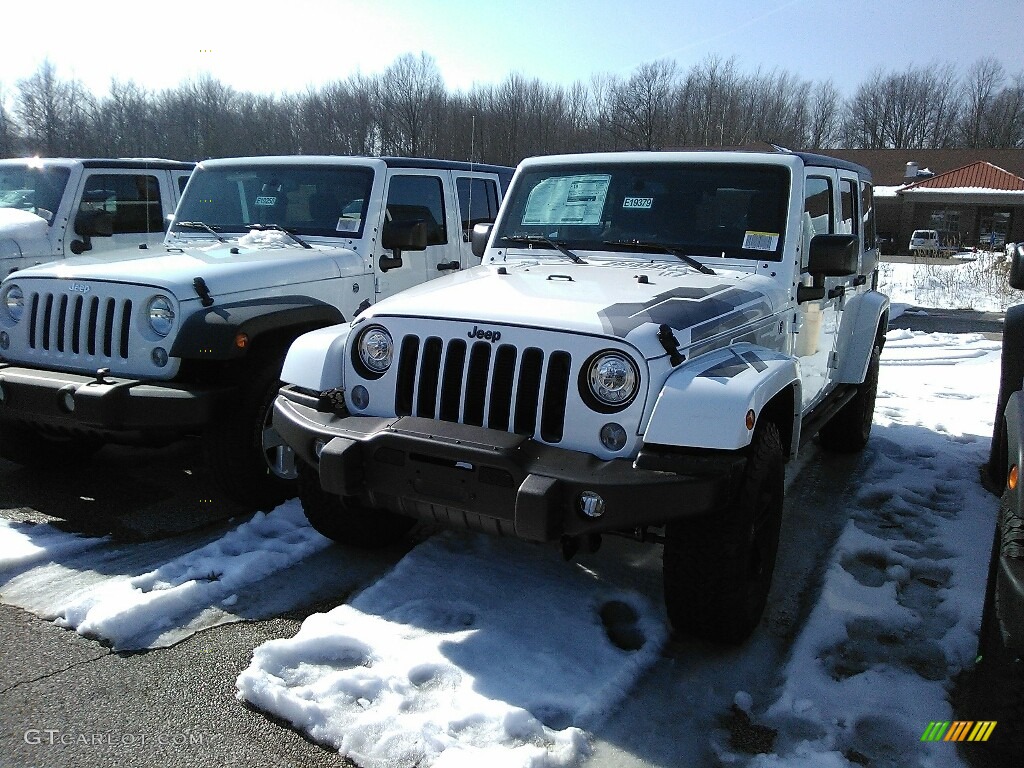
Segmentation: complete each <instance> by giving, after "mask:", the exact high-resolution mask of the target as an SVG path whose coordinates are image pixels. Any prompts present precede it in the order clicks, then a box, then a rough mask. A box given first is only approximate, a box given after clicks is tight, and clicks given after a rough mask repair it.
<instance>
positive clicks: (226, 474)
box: [203, 360, 297, 511]
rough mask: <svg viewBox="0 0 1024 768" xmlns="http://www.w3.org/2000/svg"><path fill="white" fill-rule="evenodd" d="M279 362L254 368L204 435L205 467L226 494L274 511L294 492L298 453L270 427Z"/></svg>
mask: <svg viewBox="0 0 1024 768" xmlns="http://www.w3.org/2000/svg"><path fill="white" fill-rule="evenodd" d="M281 362H282V361H281V360H277V361H276V362H273V363H270V364H267V365H254V366H253V369H252V375H251V377H250V378H249V379H248V380H247V383H245V384H244V385H243V389H242V391H241V393H240V394H239V396H238V397H237V398H236V399H235V401H234V402H232V403H231V404H230V405H229V406H227V407H226V408H225V412H224V413H222V414H221V415H220V417H219V418H218V419H217V420H216V421H215V422H214V423H213V424H211V425H210V427H209V428H208V429H207V430H206V434H205V436H204V441H203V442H204V450H205V453H206V465H207V466H208V467H209V468H210V471H211V472H212V473H213V480H214V482H215V483H216V484H217V486H218V487H219V488H220V489H221V491H223V492H224V494H225V495H226V496H228V497H229V498H231V499H233V500H235V501H237V502H238V503H240V504H242V505H244V506H246V507H249V508H251V509H258V510H264V511H266V510H270V509H273V508H274V507H276V506H277V505H278V504H280V503H282V502H283V501H285V500H287V499H290V498H292V497H293V496H294V495H295V493H296V490H297V489H296V483H295V479H296V476H297V475H296V470H295V453H294V452H293V451H292V450H291V448H289V447H288V446H287V445H286V444H285V442H284V440H282V439H281V436H280V435H279V434H278V433H277V430H275V429H274V428H273V426H272V424H271V416H272V414H273V405H274V398H276V397H277V391H278V389H279V388H280V387H281V382H280V380H279V378H278V377H279V376H280V373H281Z"/></svg>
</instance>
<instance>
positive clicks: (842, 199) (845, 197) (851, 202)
mask: <svg viewBox="0 0 1024 768" xmlns="http://www.w3.org/2000/svg"><path fill="white" fill-rule="evenodd" d="M839 207H840V208H841V209H842V210H841V211H840V213H841V214H842V215H841V216H840V217H839V232H840V234H843V235H859V234H860V222H859V221H858V220H857V219H858V217H857V182H856V181H854V180H853V179H840V180H839Z"/></svg>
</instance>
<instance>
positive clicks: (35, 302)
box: [28, 293, 133, 360]
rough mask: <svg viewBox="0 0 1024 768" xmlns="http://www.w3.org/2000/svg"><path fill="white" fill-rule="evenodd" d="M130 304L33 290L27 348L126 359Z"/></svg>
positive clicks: (130, 329) (130, 317) (30, 302)
mask: <svg viewBox="0 0 1024 768" xmlns="http://www.w3.org/2000/svg"><path fill="white" fill-rule="evenodd" d="M132 307H133V305H132V302H131V300H130V299H116V298H113V297H107V298H101V297H99V296H90V297H88V298H86V297H84V296H81V295H77V296H74V297H71V296H68V295H67V294H64V293H34V294H32V298H31V300H30V301H29V308H30V312H31V316H30V317H29V327H28V346H29V349H33V350H43V351H45V352H56V353H60V354H62V355H69V356H71V355H74V356H78V355H82V354H83V353H84V354H86V355H88V356H89V357H96V356H97V355H99V356H101V357H105V358H108V359H120V360H128V353H129V346H130V345H129V341H130V339H131V331H132Z"/></svg>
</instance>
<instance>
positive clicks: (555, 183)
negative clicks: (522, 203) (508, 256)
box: [523, 174, 612, 225]
mask: <svg viewBox="0 0 1024 768" xmlns="http://www.w3.org/2000/svg"><path fill="white" fill-rule="evenodd" d="M611 178H612V177H611V176H610V175H608V174H588V175H585V176H565V177H561V178H553V179H545V180H544V181H542V182H541V183H540V184H538V185H537V186H536V187H534V188H533V189H532V190H531V191H530V197H529V199H528V200H527V201H526V211H525V212H524V213H523V224H524V225H542V224H556V225H558V224H568V225H594V224H600V223H601V212H602V211H603V210H604V201H605V198H607V197H608V185H609V183H610V182H611Z"/></svg>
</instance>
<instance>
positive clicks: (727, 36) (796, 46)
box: [0, 0, 1024, 98]
mask: <svg viewBox="0 0 1024 768" xmlns="http://www.w3.org/2000/svg"><path fill="white" fill-rule="evenodd" d="M2 18H3V20H4V24H3V26H4V29H5V32H6V33H7V34H5V35H3V45H0V88H2V89H3V90H4V92H5V93H6V95H7V97H8V98H10V96H11V95H12V93H13V91H14V89H15V86H16V83H17V80H18V79H20V78H23V77H26V76H28V75H30V74H32V72H34V71H35V70H36V68H37V67H38V66H39V64H40V63H41V62H42V61H43V59H44V58H46V57H48V58H49V59H50V61H51V62H53V63H54V64H55V65H56V67H57V72H58V75H59V76H60V77H62V78H65V79H66V78H77V79H79V80H82V81H83V82H84V83H85V84H86V85H87V86H88V87H89V88H90V89H91V90H93V91H94V92H95V93H97V94H103V93H106V91H107V88H108V87H109V84H110V80H111V78H112V77H117V78H118V79H120V80H128V79H132V80H134V81H135V82H136V83H138V84H140V85H142V86H145V87H147V88H150V89H160V88H166V87H172V86H175V85H177V84H178V83H180V82H181V81H182V80H185V79H194V78H195V77H196V76H198V75H199V74H201V73H206V72H208V73H210V74H212V75H213V76H214V77H216V78H218V79H219V80H221V81H222V82H225V83H227V84H229V85H231V86H233V87H235V88H237V89H239V90H248V91H254V92H263V93H282V92H301V91H304V90H305V89H306V88H307V87H308V86H318V85H321V84H323V83H325V82H328V81H331V80H336V79H343V78H345V77H347V76H348V75H349V74H351V73H353V72H356V71H360V72H363V73H365V74H371V73H376V72H380V71H381V70H383V69H384V68H385V67H386V66H387V65H388V64H389V63H391V62H392V61H393V60H394V59H395V58H396V57H397V56H399V55H401V54H403V53H415V54H419V53H420V52H421V51H425V52H427V53H429V54H431V55H432V56H433V57H434V58H435V59H436V61H437V63H438V66H439V68H440V70H441V73H442V75H443V76H444V79H445V83H446V85H447V86H448V88H449V89H450V90H467V89H469V88H470V87H471V86H472V85H473V83H474V82H477V83H497V82H500V81H501V80H502V79H504V78H505V76H506V75H508V74H509V73H510V72H513V71H515V72H519V73H521V74H523V75H525V76H527V77H537V78H540V79H541V80H542V81H544V82H546V83H558V84H566V85H567V84H570V83H572V82H573V81H575V80H582V81H584V82H589V80H590V77H591V76H592V75H594V74H598V73H611V74H616V75H628V74H629V73H630V72H631V71H632V70H633V69H634V68H635V67H637V66H638V65H640V64H642V63H644V62H646V61H652V60H656V59H660V58H671V59H675V60H676V61H677V62H678V64H679V65H680V67H681V68H682V69H683V70H686V69H688V68H689V67H690V66H692V65H694V64H696V63H699V62H700V61H702V60H704V59H705V58H707V57H708V56H712V55H717V56H720V57H723V58H728V57H731V56H735V57H736V59H737V63H738V65H739V70H740V72H742V73H753V72H755V71H756V70H758V69H759V68H760V69H762V70H766V71H767V70H772V69H782V70H787V71H789V72H791V73H793V74H795V75H797V76H799V77H801V78H803V79H807V80H815V81H818V80H825V79H829V78H831V79H832V80H833V82H834V83H835V84H836V86H837V87H838V88H839V89H840V91H841V92H842V93H843V94H844V95H850V94H852V92H853V91H854V90H855V88H856V87H857V85H858V84H860V83H861V82H863V81H864V80H865V79H866V78H867V77H868V75H869V74H870V73H871V72H872V71H873V70H874V69H875V68H877V67H883V68H885V69H886V70H893V69H903V68H904V67H906V66H908V65H911V64H912V65H916V66H925V65H930V64H932V63H935V62H946V61H950V62H953V63H955V64H957V65H959V66H961V67H962V68H966V66H968V65H969V64H970V63H972V62H973V61H975V60H976V59H978V58H980V57H982V56H995V57H997V58H999V59H1000V60H1001V61H1002V62H1003V64H1004V66H1006V68H1007V70H1008V71H1009V72H1010V73H1011V74H1016V73H1017V72H1020V71H1022V70H1024V56H1022V54H1021V51H1022V48H1024V33H1022V31H1021V30H1024V2H1021V0H958V1H956V2H950V1H949V0H757V1H752V0H717V1H716V2H692V1H691V0H675V1H674V2H673V1H672V0H646V1H644V2H639V1H637V0H618V2H615V1H614V0H588V1H586V2H584V1H583V0H564V1H562V2H558V0H547V1H546V2H545V1H542V0H518V2H503V3H502V2H493V0H472V1H470V0H276V2H268V1H267V0H249V2H237V1H236V0H221V1H219V2H218V1H217V0H205V1H203V2H200V1H199V0H170V2H167V3H161V4H159V5H155V4H149V3H140V2H138V0H130V1H128V2H126V1H124V0H105V2H103V3H102V4H98V5H97V4H91V3H83V2H81V0H50V1H49V2H47V3H45V4H30V3H26V2H20V3H17V4H11V3H5V4H4V8H3V11H2ZM12 33H13V34H12Z"/></svg>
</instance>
